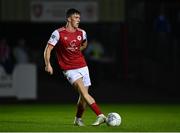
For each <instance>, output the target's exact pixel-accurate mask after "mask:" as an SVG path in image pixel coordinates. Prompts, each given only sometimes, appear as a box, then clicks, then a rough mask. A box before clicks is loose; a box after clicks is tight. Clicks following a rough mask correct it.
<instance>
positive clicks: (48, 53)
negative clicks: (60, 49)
mask: <svg viewBox="0 0 180 133" xmlns="http://www.w3.org/2000/svg"><path fill="white" fill-rule="evenodd" d="M53 48H54V46H52V45H51V44H49V43H48V44H47V45H46V48H45V50H44V62H45V71H46V72H48V73H49V74H51V75H52V74H53V68H52V66H51V63H50V57H51V51H52V49H53Z"/></svg>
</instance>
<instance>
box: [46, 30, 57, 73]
mask: <svg viewBox="0 0 180 133" xmlns="http://www.w3.org/2000/svg"><path fill="white" fill-rule="evenodd" d="M58 41H59V32H58V31H57V30H55V31H54V32H53V33H52V35H51V37H50V39H49V41H48V43H47V45H46V48H45V50H44V62H45V71H46V72H48V73H50V74H51V75H52V74H53V68H52V66H51V62H50V57H51V51H52V50H53V48H54V46H55V45H56V44H57V42H58Z"/></svg>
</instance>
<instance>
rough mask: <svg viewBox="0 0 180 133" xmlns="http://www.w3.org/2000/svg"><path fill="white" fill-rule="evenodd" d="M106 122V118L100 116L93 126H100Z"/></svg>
mask: <svg viewBox="0 0 180 133" xmlns="http://www.w3.org/2000/svg"><path fill="white" fill-rule="evenodd" d="M105 122H106V116H104V115H103V114H100V115H98V116H97V118H96V121H95V122H94V123H93V124H92V126H99V125H101V124H103V123H105Z"/></svg>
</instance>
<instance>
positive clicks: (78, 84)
mask: <svg viewBox="0 0 180 133" xmlns="http://www.w3.org/2000/svg"><path fill="white" fill-rule="evenodd" d="M79 23H80V12H79V11H78V10H76V9H73V8H71V9H68V10H67V12H66V25H65V26H64V27H61V28H59V29H56V30H55V31H54V32H53V33H52V35H51V37H50V39H49V41H48V43H47V45H46V48H45V50H44V61H45V71H46V72H48V73H49V74H51V75H52V74H53V68H52V66H51V63H50V56H51V51H52V49H53V48H55V51H56V55H57V59H58V64H59V66H60V68H61V69H62V71H63V74H64V75H65V77H66V78H67V80H68V81H69V82H70V84H71V85H72V86H73V87H74V88H75V89H76V90H77V91H78V92H79V99H78V102H77V113H76V117H75V120H74V125H77V126H84V123H83V121H82V115H83V112H84V111H85V108H86V104H88V105H89V106H90V108H91V109H92V110H93V111H94V112H95V113H96V115H97V119H96V121H95V122H94V123H93V124H92V125H93V126H98V125H100V124H102V123H105V121H106V117H105V115H104V114H103V113H102V112H101V110H100V108H99V106H98V105H97V104H96V102H95V100H94V98H93V97H92V96H91V95H90V94H89V93H88V88H89V86H90V85H91V81H90V76H89V70H88V67H87V64H86V61H85V59H84V56H83V54H82V52H81V51H82V50H84V49H85V48H86V47H87V37H86V32H85V31H84V30H82V29H80V28H78V27H79Z"/></svg>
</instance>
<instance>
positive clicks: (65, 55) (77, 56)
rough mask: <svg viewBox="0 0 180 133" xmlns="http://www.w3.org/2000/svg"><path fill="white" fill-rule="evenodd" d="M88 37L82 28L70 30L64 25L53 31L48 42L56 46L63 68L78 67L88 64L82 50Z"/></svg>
mask: <svg viewBox="0 0 180 133" xmlns="http://www.w3.org/2000/svg"><path fill="white" fill-rule="evenodd" d="M86 39H87V38H86V32H85V31H84V30H82V29H80V28H78V29H76V31H75V32H68V31H67V30H66V29H65V28H64V27H62V28H59V29H57V30H55V31H54V32H53V33H52V35H51V37H50V39H49V41H48V43H49V44H50V45H53V46H55V51H56V55H57V59H58V64H59V66H60V68H61V69H62V70H71V69H77V68H81V67H85V66H86V65H87V64H86V61H85V59H84V56H83V54H82V52H81V51H80V47H81V44H82V43H83V42H84V41H85V40H86Z"/></svg>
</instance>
